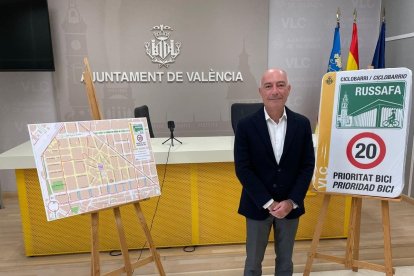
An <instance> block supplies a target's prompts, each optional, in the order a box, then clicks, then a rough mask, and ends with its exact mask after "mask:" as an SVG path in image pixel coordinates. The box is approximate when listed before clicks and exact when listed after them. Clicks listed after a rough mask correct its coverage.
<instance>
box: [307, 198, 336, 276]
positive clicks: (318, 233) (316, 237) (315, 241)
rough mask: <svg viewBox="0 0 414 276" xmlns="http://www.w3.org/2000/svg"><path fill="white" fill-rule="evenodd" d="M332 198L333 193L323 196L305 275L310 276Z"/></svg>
mask: <svg viewBox="0 0 414 276" xmlns="http://www.w3.org/2000/svg"><path fill="white" fill-rule="evenodd" d="M330 200H331V195H328V194H325V195H324V196H323V202H322V208H321V212H320V213H319V217H318V221H317V224H316V227H315V233H313V238H312V245H311V249H310V253H309V255H308V259H307V261H306V266H305V270H304V272H303V275H304V276H309V274H310V271H311V269H312V263H313V259H314V258H315V254H316V249H317V248H318V244H319V239H320V237H321V234H322V226H323V223H324V221H325V217H326V213H327V212H328V206H329V201H330Z"/></svg>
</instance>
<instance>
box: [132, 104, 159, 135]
mask: <svg viewBox="0 0 414 276" xmlns="http://www.w3.org/2000/svg"><path fill="white" fill-rule="evenodd" d="M134 116H135V118H142V117H146V118H147V124H148V130H149V133H150V137H151V138H154V132H153V131H152V125H151V120H150V115H149V110H148V106H146V105H143V106H138V107H136V108H135V110H134Z"/></svg>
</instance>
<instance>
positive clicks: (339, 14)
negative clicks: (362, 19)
mask: <svg viewBox="0 0 414 276" xmlns="http://www.w3.org/2000/svg"><path fill="white" fill-rule="evenodd" d="M340 18H341V10H340V9H339V7H338V10H337V11H336V25H337V26H338V27H339V19H340Z"/></svg>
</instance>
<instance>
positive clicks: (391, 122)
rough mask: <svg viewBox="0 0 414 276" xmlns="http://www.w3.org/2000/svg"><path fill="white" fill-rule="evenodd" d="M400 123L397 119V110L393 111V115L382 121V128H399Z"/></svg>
mask: <svg viewBox="0 0 414 276" xmlns="http://www.w3.org/2000/svg"><path fill="white" fill-rule="evenodd" d="M399 124H400V122H399V121H398V120H396V119H395V109H393V110H392V111H391V115H390V116H388V118H387V119H386V120H384V121H382V126H384V127H398V126H399Z"/></svg>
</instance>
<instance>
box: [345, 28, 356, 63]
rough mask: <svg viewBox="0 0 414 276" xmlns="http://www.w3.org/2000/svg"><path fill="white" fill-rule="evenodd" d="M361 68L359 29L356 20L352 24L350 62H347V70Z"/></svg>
mask: <svg viewBox="0 0 414 276" xmlns="http://www.w3.org/2000/svg"><path fill="white" fill-rule="evenodd" d="M358 69H359V57H358V30H357V25H356V22H354V24H353V26H352V40H351V46H350V47H349V55H348V62H347V64H346V70H358Z"/></svg>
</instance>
